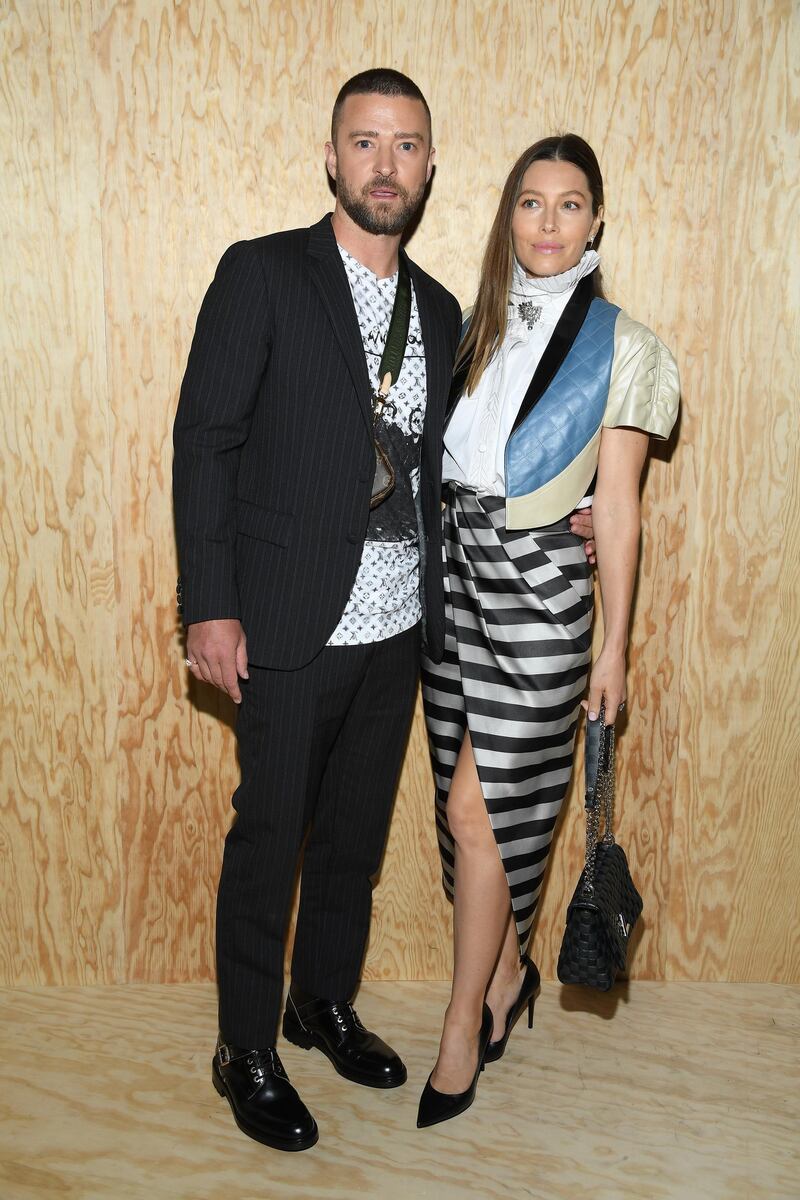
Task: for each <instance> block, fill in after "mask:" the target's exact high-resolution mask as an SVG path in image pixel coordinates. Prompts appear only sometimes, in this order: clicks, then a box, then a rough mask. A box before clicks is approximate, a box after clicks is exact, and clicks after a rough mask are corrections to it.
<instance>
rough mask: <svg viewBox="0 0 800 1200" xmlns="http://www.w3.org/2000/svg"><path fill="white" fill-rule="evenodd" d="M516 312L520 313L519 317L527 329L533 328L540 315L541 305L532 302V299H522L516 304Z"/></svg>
mask: <svg viewBox="0 0 800 1200" xmlns="http://www.w3.org/2000/svg"><path fill="white" fill-rule="evenodd" d="M517 312H518V313H519V315H520V319H521V320H523V321H524V322H525V324H526V325H527V326H528V329H533V327H534V325H535V324H536V322H537V321H538V320H539V318H540V317H541V315H542V306H541V304H534V303H533V301H532V300H523V301H522V302H521V303H520V304H518V305H517Z"/></svg>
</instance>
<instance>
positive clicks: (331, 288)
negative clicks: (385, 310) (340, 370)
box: [308, 214, 372, 437]
mask: <svg viewBox="0 0 800 1200" xmlns="http://www.w3.org/2000/svg"><path fill="white" fill-rule="evenodd" d="M308 234H309V236H308V258H309V269H310V274H311V278H312V280H313V281H314V284H315V285H316V287H317V290H318V291H319V294H320V299H321V300H322V303H323V305H324V306H325V310H326V312H327V314H328V319H329V321H330V323H331V325H332V327H333V332H334V333H335V334H336V338H337V340H338V342H339V345H340V347H341V350H342V354H343V355H344V359H345V362H346V363H347V367H348V370H349V371H350V375H351V376H352V379H353V384H354V385H355V389H356V395H357V396H358V402H359V405H360V407H361V410H362V413H363V416H364V420H365V421H366V423H367V428H368V429H369V432H370V437H371V436H372V387H371V385H370V381H369V372H368V371H367V361H366V358H365V357H364V343H363V341H362V340H361V330H360V329H359V327H358V317H357V316H356V310H355V307H354V305H353V296H352V293H351V291H350V284H349V282H348V280H347V272H346V271H345V269H344V263H343V262H342V256H341V255H340V253H339V249H338V247H337V245H336V238H335V236H334V233H333V228H332V226H331V218H330V214H328V215H327V216H325V217H323V218H322V220H321V221H318V222H317V224H316V225H312V226H311V228H310V229H309V231H308Z"/></svg>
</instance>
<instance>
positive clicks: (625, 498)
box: [582, 428, 649, 725]
mask: <svg viewBox="0 0 800 1200" xmlns="http://www.w3.org/2000/svg"><path fill="white" fill-rule="evenodd" d="M648 441H649V438H648V435H647V434H646V433H642V432H641V431H640V430H638V429H626V428H619V429H608V428H607V429H604V430H603V433H602V436H601V439H600V458H599V461H598V467H597V486H596V488H595V493H594V503H593V507H592V511H593V520H594V535H595V541H596V543H597V569H598V574H599V577H600V594H601V597H602V602H603V648H602V650H601V652H600V654H599V656H598V658H597V661H596V662H595V664H594V666H593V668H592V673H591V676H590V679H589V697H588V700H584V701H583V702H582V703H583V707H584V709H585V710H586V711H587V712H588V714H589V719H590V720H592V721H593V720H595V719H596V717H597V715H598V714H599V712H600V705H601V703H602V702H605V720H606V724H607V725H613V724H614V721H615V720H616V716H617V711H618V709H619V706H620V704H621V703H622V702H623V701H624V700H625V696H626V687H625V656H626V652H627V648H628V622H629V619H630V611H631V598H632V596H633V584H634V580H635V578H636V566H637V563H638V561H639V536H640V533H641V524H642V522H641V513H640V508H639V484H640V481H641V477H642V468H643V467H644V463H645V459H646V457H647V446H648Z"/></svg>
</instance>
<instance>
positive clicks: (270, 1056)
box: [247, 1046, 289, 1087]
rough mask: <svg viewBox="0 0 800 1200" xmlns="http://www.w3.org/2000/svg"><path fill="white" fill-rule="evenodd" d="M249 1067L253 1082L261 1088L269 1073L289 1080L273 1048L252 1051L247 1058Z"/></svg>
mask: <svg viewBox="0 0 800 1200" xmlns="http://www.w3.org/2000/svg"><path fill="white" fill-rule="evenodd" d="M247 1066H248V1068H249V1070H250V1074H251V1075H252V1076H253V1082H254V1083H255V1084H257V1085H258V1087H261V1085H262V1084H263V1083H264V1080H265V1078H266V1075H267V1072H269V1073H270V1074H273V1075H280V1076H282V1077H283V1078H284V1079H288V1078H289V1077H288V1075H287V1074H286V1071H285V1069H284V1066H283V1063H282V1062H281V1060H280V1058H279V1057H278V1051H277V1050H276V1049H275V1048H274V1047H273V1046H268V1047H267V1048H266V1049H264V1050H251V1051H250V1053H249V1054H248V1056H247Z"/></svg>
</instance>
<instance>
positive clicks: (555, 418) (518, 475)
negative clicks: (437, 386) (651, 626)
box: [450, 276, 680, 529]
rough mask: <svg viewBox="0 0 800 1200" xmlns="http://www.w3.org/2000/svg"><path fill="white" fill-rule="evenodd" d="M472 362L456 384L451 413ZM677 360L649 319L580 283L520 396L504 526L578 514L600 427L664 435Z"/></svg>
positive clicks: (675, 396) (672, 414)
mask: <svg viewBox="0 0 800 1200" xmlns="http://www.w3.org/2000/svg"><path fill="white" fill-rule="evenodd" d="M468 369H469V363H468V362H467V363H464V364H462V366H461V367H460V368H459V371H458V372H457V375H456V377H455V378H454V381H453V388H452V390H451V393H450V412H451V413H452V411H453V409H454V407H455V404H456V403H457V402H458V398H459V397H460V395H461V392H462V391H463V385H464V380H465V379H466V374H467V371H468ZM679 396H680V384H679V380H678V368H677V366H676V363H675V360H674V359H673V357H672V355H671V354H670V352H669V350H668V349H667V348H666V346H665V345H664V344H663V342H661V341H660V340H659V338H657V337H656V335H655V334H654V333H652V332H651V331H650V330H649V329H648V328H647V327H646V326H644V325H641V324H640V323H639V322H638V321H634V320H632V319H631V318H630V317H629V316H628V314H627V313H625V312H623V311H622V310H621V309H619V308H617V307H616V305H613V304H609V303H608V301H606V300H600V299H598V298H597V297H595V296H594V295H593V285H592V280H591V277H590V276H587V277H586V278H584V279H582V280H581V281H580V283H579V284H578V286H577V287H576V289H575V291H574V293H573V295H572V296H571V298H570V300H569V303H568V304H567V306H566V308H565V309H564V312H563V314H562V316H561V319H560V320H559V322H558V325H557V326H556V328H555V330H554V331H553V336H552V337H551V339H550V342H549V343H548V346H547V349H546V350H545V352H544V355H543V356H542V359H541V362H540V363H539V366H538V367H537V368H536V371H535V373H534V375H533V378H532V380H531V383H530V385H529V387H528V390H527V392H526V394H525V397H524V399H523V401H522V404H521V405H520V409H519V412H518V414H517V417H516V420H515V422H514V427H513V429H512V432H511V435H510V436H509V439H508V442H507V443H506V450H505V480H506V527H507V528H508V529H541V528H543V527H544V526H547V525H552V524H554V523H555V522H556V521H559V520H561V519H562V518H563V517H565V516H567V515H568V514H569V513H571V512H572V511H573V510H574V509H575V508H576V506H577V505H578V504H579V503H580V501H581V499H582V498H583V497H584V496H585V495H586V494H587V492H588V491H589V490H590V488H591V485H592V480H593V479H594V476H595V473H596V471H597V461H598V455H599V451H600V436H601V433H602V430H603V427H615V426H620V425H622V426H630V427H632V428H635V429H641V430H643V431H644V432H645V433H649V434H651V435H652V436H653V437H657V438H667V437H669V435H670V432H671V431H672V427H673V425H674V424H675V419H676V417H677V412H678V400H679Z"/></svg>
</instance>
